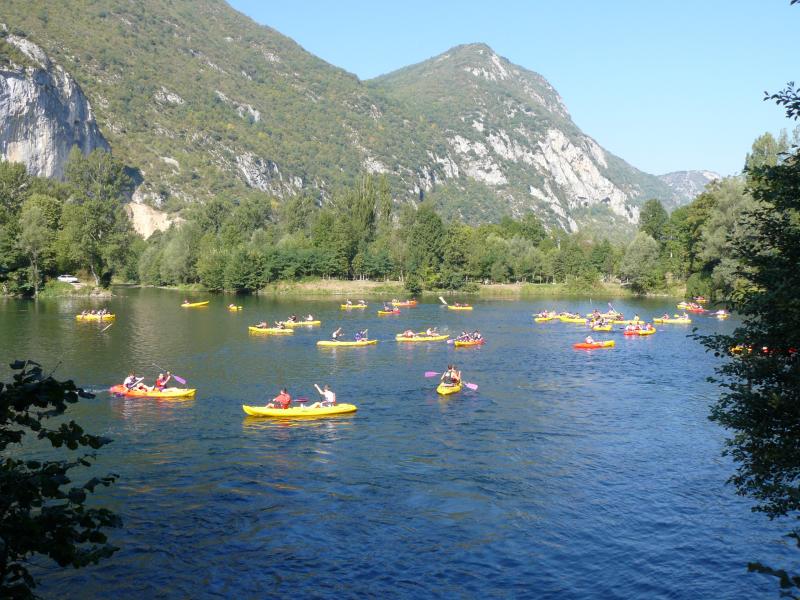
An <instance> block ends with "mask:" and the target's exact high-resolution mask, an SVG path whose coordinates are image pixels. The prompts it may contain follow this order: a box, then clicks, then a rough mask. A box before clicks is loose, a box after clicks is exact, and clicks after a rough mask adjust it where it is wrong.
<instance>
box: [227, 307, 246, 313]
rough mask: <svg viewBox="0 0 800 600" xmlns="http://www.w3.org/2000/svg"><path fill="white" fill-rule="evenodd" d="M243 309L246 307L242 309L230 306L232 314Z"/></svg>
mask: <svg viewBox="0 0 800 600" xmlns="http://www.w3.org/2000/svg"><path fill="white" fill-rule="evenodd" d="M242 308H244V307H242V306H229V307H228V310H229V311H231V312H236V311H239V310H242Z"/></svg>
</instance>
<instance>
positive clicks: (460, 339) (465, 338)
mask: <svg viewBox="0 0 800 600" xmlns="http://www.w3.org/2000/svg"><path fill="white" fill-rule="evenodd" d="M469 338H470V336H469V334H468V333H467V332H466V331H462V332H461V335H460V336H458V337H457V338H456V341H458V342H467V341H469Z"/></svg>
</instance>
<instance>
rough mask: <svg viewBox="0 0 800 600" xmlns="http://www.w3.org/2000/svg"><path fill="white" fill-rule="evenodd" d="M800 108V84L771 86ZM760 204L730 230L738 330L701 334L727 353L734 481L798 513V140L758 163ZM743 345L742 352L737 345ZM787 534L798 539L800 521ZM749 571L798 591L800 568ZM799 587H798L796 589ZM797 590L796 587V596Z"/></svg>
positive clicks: (724, 380)
mask: <svg viewBox="0 0 800 600" xmlns="http://www.w3.org/2000/svg"><path fill="white" fill-rule="evenodd" d="M771 98H773V99H775V100H776V101H777V102H778V104H781V105H783V106H785V107H786V110H787V115H788V116H789V117H791V118H793V119H798V118H800V89H796V90H795V89H793V84H789V86H788V87H787V89H786V90H785V91H783V92H781V93H779V94H775V95H773V96H772V97H771ZM749 181H750V191H751V193H752V195H753V197H754V199H755V200H756V202H757V203H756V204H755V205H754V206H752V207H751V208H749V209H748V210H747V211H746V213H745V214H744V215H743V217H742V221H743V225H744V226H743V227H742V228H740V230H739V231H740V233H739V234H738V235H734V236H733V238H732V239H731V240H730V250H731V255H732V258H733V259H735V260H736V261H737V263H738V269H737V275H738V276H739V277H740V278H742V280H744V281H745V282H746V284H747V285H745V286H742V287H741V288H740V289H739V293H737V294H734V295H733V296H732V298H731V301H732V307H733V308H734V309H735V310H736V311H737V312H738V313H739V314H740V315H741V316H742V322H741V325H740V326H739V327H737V328H736V329H735V330H734V332H733V333H732V334H730V335H711V336H699V339H700V341H701V342H702V343H703V344H704V345H705V346H706V347H707V348H709V349H710V350H713V351H714V352H715V354H717V355H719V356H723V357H725V358H726V359H727V360H726V361H725V362H724V363H723V364H722V366H721V367H719V368H718V369H717V375H718V382H719V384H720V385H721V387H722V389H723V392H722V394H721V396H720V398H719V399H718V400H717V402H716V403H715V404H714V406H713V408H712V411H711V419H712V420H714V421H716V422H718V423H719V424H720V425H722V426H723V427H725V428H727V429H728V430H730V431H731V432H732V434H733V435H732V436H731V437H730V438H729V439H728V440H727V441H726V445H727V449H726V452H727V453H728V454H729V455H730V456H732V457H733V459H734V461H735V462H736V463H737V469H736V473H735V474H734V475H733V476H732V477H731V479H730V481H731V482H732V483H733V484H734V485H735V486H736V489H737V492H738V493H739V494H740V495H742V496H748V497H750V498H752V499H754V500H755V501H756V505H755V507H754V509H753V510H755V511H758V512H763V513H765V514H766V515H767V516H768V517H770V518H773V519H774V518H779V517H791V518H792V519H793V520H794V521H797V519H799V518H800V445H798V443H797V441H798V439H800V354H798V349H800V329H798V327H797V323H800V304H798V302H797V290H798V288H800V269H798V264H800V150H797V149H796V150H795V151H794V153H793V154H792V155H791V156H789V157H787V159H786V160H784V161H783V162H782V163H778V164H776V165H768V164H767V165H763V166H760V167H753V168H752V169H751V170H750V172H749ZM735 348H739V349H741V350H742V351H741V352H735V350H734V349H735ZM788 537H789V538H791V539H793V540H794V542H795V543H796V544H797V545H798V547H800V530H798V529H794V530H793V531H792V532H791V533H789V534H788ZM749 568H750V570H751V571H758V572H761V573H766V574H769V575H773V576H776V577H778V578H779V580H780V585H781V588H783V590H784V591H785V592H789V593H791V592H794V593H797V592H798V591H800V575H797V574H795V575H791V574H789V573H787V572H786V571H784V570H779V569H773V568H771V567H769V566H766V565H762V564H760V563H751V564H750V565H749ZM790 590H791V592H790ZM795 597H796V596H795Z"/></svg>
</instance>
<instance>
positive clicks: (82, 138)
mask: <svg viewBox="0 0 800 600" xmlns="http://www.w3.org/2000/svg"><path fill="white" fill-rule="evenodd" d="M0 30H2V32H3V33H5V34H6V35H5V38H4V43H5V44H8V45H9V46H11V47H13V48H15V49H16V50H17V51H19V53H21V55H22V56H24V57H25V59H26V60H25V62H26V63H27V66H26V65H23V64H17V63H15V62H13V61H11V60H9V61H6V63H5V64H4V65H2V66H0V157H2V158H4V159H5V160H8V161H11V162H20V163H23V164H24V165H25V166H26V167H27V169H28V171H29V172H30V173H32V174H34V175H40V176H44V177H56V178H61V177H62V176H63V175H64V166H65V164H66V161H67V156H68V155H69V152H70V150H71V149H72V148H73V147H74V146H77V147H78V148H80V150H81V151H82V152H84V153H89V152H91V151H92V150H94V149H96V148H102V149H104V150H109V149H110V148H109V145H108V143H107V142H106V140H105V138H104V137H103V136H102V134H101V133H100V130H99V129H98V127H97V124H96V123H95V119H94V115H93V114H92V108H91V106H90V105H89V101H88V100H87V99H86V96H85V95H84V93H83V91H82V90H81V88H80V86H79V85H78V84H77V83H76V82H75V80H74V79H73V78H72V76H71V75H70V74H69V73H67V72H66V71H65V70H64V69H63V68H62V67H61V66H59V65H57V64H54V63H53V62H52V61H51V60H50V59H49V58H48V56H47V55H46V54H45V52H44V51H43V50H42V49H41V48H40V47H39V46H37V45H36V44H34V43H33V42H31V41H29V40H27V39H25V38H23V37H19V36H16V35H12V34H8V33H7V31H6V28H5V25H0Z"/></svg>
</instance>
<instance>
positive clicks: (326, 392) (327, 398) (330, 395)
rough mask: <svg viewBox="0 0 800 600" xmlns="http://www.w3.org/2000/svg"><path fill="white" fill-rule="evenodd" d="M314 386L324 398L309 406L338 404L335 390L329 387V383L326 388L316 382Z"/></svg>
mask: <svg viewBox="0 0 800 600" xmlns="http://www.w3.org/2000/svg"><path fill="white" fill-rule="evenodd" d="M314 387H315V388H317V391H318V392H319V394H320V396H322V400H321V401H320V402H315V403H314V404H312V405H311V406H309V408H320V407H322V406H336V394H335V393H334V392H333V390H332V389H331V388H330V387H328V384H325V388H324V389H321V388H320V387H319V386H318V385H317V384H316V383H315V384H314Z"/></svg>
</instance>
